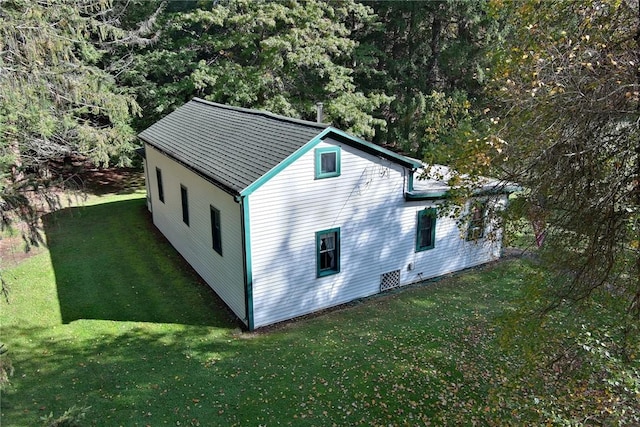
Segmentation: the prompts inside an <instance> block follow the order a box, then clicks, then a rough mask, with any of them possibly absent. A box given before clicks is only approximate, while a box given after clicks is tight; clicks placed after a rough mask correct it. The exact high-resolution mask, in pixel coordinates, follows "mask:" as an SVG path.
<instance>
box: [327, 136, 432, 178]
mask: <svg viewBox="0 0 640 427" xmlns="http://www.w3.org/2000/svg"><path fill="white" fill-rule="evenodd" d="M323 134H324V135H323V136H321V138H322V139H325V138H329V137H333V138H334V139H336V140H337V141H339V142H342V143H344V144H347V145H350V146H352V147H354V148H357V149H359V150H362V151H364V152H365V153H369V154H372V155H374V156H377V157H382V158H385V159H387V160H390V161H392V162H394V163H398V164H400V165H402V166H404V167H407V168H410V169H412V170H414V169H418V168H420V167H422V162H419V161H418V160H414V159H412V158H409V157H406V156H403V155H402V154H398V153H394V152H393V151H391V150H388V149H386V148H384V147H381V146H379V145H376V144H373V143H371V142H369V141H365V140H364V139H361V138H358V137H356V136H353V135H349V134H348V133H346V132H343V131H341V130H340V129H336V128H334V127H328V128H327V129H326V130H325V131H324V132H323Z"/></svg>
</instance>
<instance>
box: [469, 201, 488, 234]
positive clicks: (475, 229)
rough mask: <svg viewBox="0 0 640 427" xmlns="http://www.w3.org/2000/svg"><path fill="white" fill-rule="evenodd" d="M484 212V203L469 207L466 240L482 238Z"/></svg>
mask: <svg viewBox="0 0 640 427" xmlns="http://www.w3.org/2000/svg"><path fill="white" fill-rule="evenodd" d="M485 210H486V209H485V204H484V203H475V204H473V205H472V206H471V212H470V214H469V226H468V227H467V240H470V241H471V240H478V239H482V238H483V237H484V226H485V223H484V221H485V220H484V218H485Z"/></svg>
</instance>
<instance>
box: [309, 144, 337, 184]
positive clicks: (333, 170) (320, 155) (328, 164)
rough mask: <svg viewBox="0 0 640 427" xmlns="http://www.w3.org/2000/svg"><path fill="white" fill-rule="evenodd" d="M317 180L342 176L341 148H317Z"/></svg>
mask: <svg viewBox="0 0 640 427" xmlns="http://www.w3.org/2000/svg"><path fill="white" fill-rule="evenodd" d="M315 163H316V167H315V172H316V179H322V178H331V177H335V176H340V166H341V165H340V147H325V148H316V150H315Z"/></svg>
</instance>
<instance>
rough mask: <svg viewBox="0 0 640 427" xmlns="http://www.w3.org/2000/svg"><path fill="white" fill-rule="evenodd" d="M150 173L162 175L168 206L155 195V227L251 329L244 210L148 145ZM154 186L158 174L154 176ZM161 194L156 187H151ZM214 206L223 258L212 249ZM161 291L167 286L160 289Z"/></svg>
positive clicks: (232, 200) (218, 190) (228, 196)
mask: <svg viewBox="0 0 640 427" xmlns="http://www.w3.org/2000/svg"><path fill="white" fill-rule="evenodd" d="M146 156H147V158H146V161H147V167H148V168H149V169H150V170H155V168H156V167H158V168H160V169H161V170H162V180H163V181H164V182H163V184H164V185H163V189H164V199H165V203H159V200H158V199H157V194H155V193H152V195H151V197H152V200H151V201H152V204H153V222H154V224H155V225H156V227H158V229H159V230H160V231H161V232H162V233H163V234H164V235H165V236H166V237H167V239H168V240H169V242H171V244H172V245H173V246H174V247H175V248H176V250H177V251H178V252H180V254H181V255H182V256H183V257H184V258H185V259H186V260H187V262H189V264H191V266H192V267H193V268H194V269H195V270H196V271H197V272H198V274H199V275H200V276H201V277H202V278H203V279H204V280H205V281H206V282H207V283H208V284H209V286H211V288H212V289H213V290H214V291H215V292H216V293H217V294H218V295H219V296H220V298H222V300H223V301H224V302H225V303H226V304H227V305H228V306H229V307H230V308H231V310H232V311H233V312H234V313H235V314H236V315H237V316H238V317H239V318H240V319H242V320H243V321H244V322H245V323H246V321H247V320H246V309H245V288H244V267H243V266H244V261H243V253H242V241H243V235H242V225H241V210H240V205H239V204H238V203H236V202H235V201H234V199H233V197H232V196H231V195H229V194H228V193H226V192H224V191H223V190H221V189H219V188H218V187H216V186H214V185H213V184H211V183H209V182H207V181H205V180H204V179H203V178H201V177H200V176H198V175H196V174H195V173H193V172H192V171H190V170H189V169H187V168H185V167H183V166H182V165H180V164H178V163H177V162H175V161H173V160H172V159H171V158H169V157H167V156H165V155H164V154H162V153H160V152H159V151H157V150H156V149H154V148H152V147H151V146H149V145H148V144H147V145H146ZM149 175H150V178H151V179H153V180H154V181H155V174H149ZM147 185H148V186H149V187H150V188H157V183H156V182H153V183H148V184H147ZM181 185H182V186H184V187H185V188H187V189H188V217H189V220H188V222H189V225H187V224H185V223H184V222H183V210H182V199H181ZM211 206H215V207H216V209H217V210H218V211H219V213H220V234H221V236H223V239H224V258H222V257H221V256H220V255H218V253H216V251H215V250H214V249H213V236H212V232H211ZM159 286H162V285H161V284H159Z"/></svg>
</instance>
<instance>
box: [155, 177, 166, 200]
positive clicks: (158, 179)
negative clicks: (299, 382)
mask: <svg viewBox="0 0 640 427" xmlns="http://www.w3.org/2000/svg"><path fill="white" fill-rule="evenodd" d="M156 182H157V183H158V199H160V201H161V202H162V203H164V187H163V185H162V171H161V170H160V169H159V168H156Z"/></svg>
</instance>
